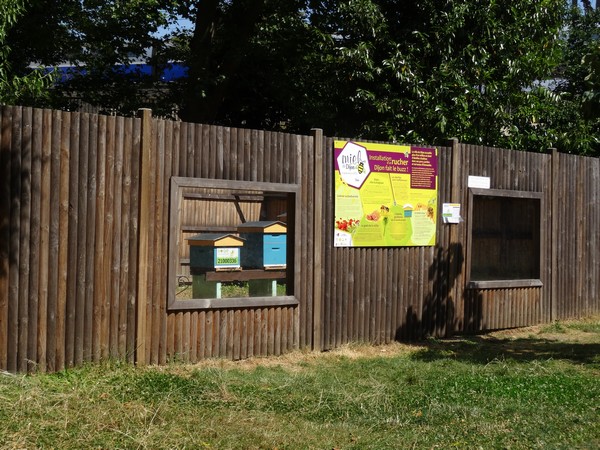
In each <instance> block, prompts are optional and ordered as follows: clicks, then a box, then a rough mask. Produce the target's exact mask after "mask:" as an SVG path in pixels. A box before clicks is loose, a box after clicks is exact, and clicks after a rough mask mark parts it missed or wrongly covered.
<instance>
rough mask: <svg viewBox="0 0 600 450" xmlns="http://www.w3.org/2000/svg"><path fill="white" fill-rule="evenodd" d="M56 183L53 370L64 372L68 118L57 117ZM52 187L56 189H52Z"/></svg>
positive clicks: (67, 115) (69, 151)
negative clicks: (58, 178) (57, 211)
mask: <svg viewBox="0 0 600 450" xmlns="http://www.w3.org/2000/svg"><path fill="white" fill-rule="evenodd" d="M61 116H62V117H61V133H60V155H59V157H60V166H59V174H60V182H59V184H58V186H57V187H58V189H59V218H58V286H57V299H56V362H55V368H56V370H63V369H64V368H65V339H66V329H65V327H66V315H67V277H68V273H69V267H68V251H69V247H68V243H69V181H70V175H69V172H70V161H69V159H70V156H71V155H70V153H71V148H70V144H71V114H70V113H67V112H64V113H62V114H61ZM55 186H56V185H55Z"/></svg>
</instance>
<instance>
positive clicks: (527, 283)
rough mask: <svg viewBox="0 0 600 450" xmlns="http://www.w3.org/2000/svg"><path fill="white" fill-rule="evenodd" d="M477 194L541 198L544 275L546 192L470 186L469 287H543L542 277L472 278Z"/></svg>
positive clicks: (541, 247)
mask: <svg viewBox="0 0 600 450" xmlns="http://www.w3.org/2000/svg"><path fill="white" fill-rule="evenodd" d="M475 196H487V197H505V198H520V199H532V200H539V202H540V205H539V210H540V217H539V227H540V229H539V239H540V245H539V252H540V254H539V265H540V267H539V276H540V277H541V276H542V273H543V268H542V262H543V261H544V245H543V243H544V242H545V239H544V226H543V221H542V214H543V212H544V207H545V206H544V194H543V192H532V191H510V190H504V189H480V188H469V205H468V216H467V217H468V218H469V219H468V224H467V258H466V259H467V260H466V271H467V273H466V275H467V289H503V288H506V289H510V288H526V287H542V286H543V282H542V280H541V278H533V279H514V280H485V281H483V280H480V281H478V280H472V279H471V257H472V245H473V219H472V218H473V203H474V197H475Z"/></svg>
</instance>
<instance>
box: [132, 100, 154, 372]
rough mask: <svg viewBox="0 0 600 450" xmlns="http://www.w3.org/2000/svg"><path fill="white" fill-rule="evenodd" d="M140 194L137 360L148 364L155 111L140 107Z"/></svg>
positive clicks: (139, 362)
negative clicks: (151, 168) (152, 163)
mask: <svg viewBox="0 0 600 450" xmlns="http://www.w3.org/2000/svg"><path fill="white" fill-rule="evenodd" d="M140 116H141V117H140V118H141V120H142V123H141V141H140V172H139V173H140V176H139V183H140V187H139V190H140V195H139V198H140V200H139V212H138V218H139V219H138V220H139V223H138V230H139V231H138V236H139V238H138V280H137V286H138V288H137V310H136V312H137V320H136V323H137V325H136V327H137V333H136V346H135V348H136V356H135V359H136V362H137V363H138V364H141V365H143V364H146V361H147V360H146V308H147V304H148V290H147V286H148V282H149V281H150V280H149V279H148V265H149V261H148V246H149V242H148V238H149V235H148V231H149V222H150V220H151V219H150V217H151V216H150V214H151V211H150V194H151V192H150V183H151V180H150V179H149V178H150V177H151V173H150V162H151V161H150V158H151V151H152V111H151V110H149V109H141V110H140Z"/></svg>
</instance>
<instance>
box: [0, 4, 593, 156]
mask: <svg viewBox="0 0 600 450" xmlns="http://www.w3.org/2000/svg"><path fill="white" fill-rule="evenodd" d="M570 5H571V2H567V1H565V0H533V1H525V0H519V1H514V0H487V1H485V2H484V1H480V0H469V1H458V0H446V1H444V2H439V1H434V0H422V1H417V0H407V1H404V2H398V1H394V0H345V1H333V0H290V1H286V2H280V1H276V0H179V1H177V2H173V1H168V0H109V1H106V2H105V1H100V0H64V1H59V0H32V1H31V2H29V6H28V9H27V11H26V16H23V19H22V20H20V21H19V22H18V23H17V24H16V26H14V27H13V28H12V29H11V31H10V33H9V35H8V42H9V43H10V45H11V47H12V48H13V51H12V52H11V55H12V63H11V64H12V67H13V68H15V69H17V68H18V69H19V70H21V72H19V73H23V74H24V73H26V72H27V67H28V66H29V64H30V63H31V62H32V61H37V62H41V63H43V64H57V63H58V62H64V61H65V60H68V61H71V62H74V63H77V64H79V65H80V66H81V67H82V68H85V73H79V74H75V75H73V77H72V79H71V80H70V81H68V82H67V83H61V84H59V85H58V86H57V87H56V88H55V89H53V93H54V94H55V95H54V97H53V99H52V101H53V102H54V103H53V104H54V105H55V106H61V107H68V108H70V107H73V106H72V105H69V102H68V101H69V99H70V97H72V96H73V95H77V96H78V97H80V98H81V99H82V100H83V101H85V102H87V103H91V104H93V105H100V106H102V107H104V109H105V110H111V111H116V112H118V113H120V114H131V113H133V112H134V111H135V110H137V109H138V108H139V107H141V106H146V107H151V108H153V109H154V110H155V112H156V114H158V115H168V114H169V113H170V112H171V110H172V108H173V106H174V105H175V106H176V107H177V108H178V109H179V116H180V117H181V118H182V119H183V120H186V121H192V122H204V123H212V124H223V125H231V126H246V127H253V128H266V129H270V130H286V131H296V132H302V133H304V132H307V131H308V129H310V128H311V127H313V126H319V127H321V128H324V130H325V132H326V134H328V135H337V136H353V137H361V138H368V139H384V140H396V141H404V142H414V143H418V142H427V143H437V142H441V141H442V140H445V139H446V138H447V137H449V136H453V137H458V138H459V139H460V140H461V141H463V142H469V143H476V144H485V145H495V146H503V147H509V148H518V149H524V150H536V151H539V150H546V149H547V148H548V147H559V148H561V150H565V151H570V152H576V153H582V154H594V153H595V152H597V151H598V137H597V136H598V125H597V119H595V118H593V117H591V116H589V115H586V114H588V113H586V111H588V110H590V105H592V106H593V101H595V100H596V99H597V97H596V96H595V95H596V94H595V93H597V88H594V85H593V82H594V78H593V76H590V77H588V82H590V83H592V85H586V84H585V81H584V79H585V78H586V77H587V76H588V75H589V73H590V72H589V67H588V66H589V65H590V61H593V60H594V59H593V58H594V57H593V56H589V57H586V59H585V60H584V61H585V62H584V63H582V57H583V56H584V55H586V54H588V53H590V54H593V52H590V49H592V48H593V45H592V44H593V43H594V42H596V44H597V42H598V35H599V33H598V27H597V24H598V22H597V15H596V13H597V11H596V10H594V9H593V8H591V4H590V5H588V6H589V7H581V8H575V9H570V8H568V7H569V6H570ZM584 6H585V5H584ZM42 18H44V20H42ZM180 18H184V19H187V20H189V21H190V22H191V23H192V28H191V30H178V29H174V30H172V31H171V32H169V33H167V34H164V35H161V36H160V37H159V36H158V35H157V34H156V31H157V30H158V29H159V28H160V27H164V26H165V25H167V24H173V23H174V22H175V21H176V20H177V19H180ZM45 27H47V28H45ZM50 34H52V36H53V37H54V38H53V39H51V40H50V39H47V38H46V36H48V35H50ZM149 48H152V49H153V52H152V54H147V49H149ZM134 57H142V58H146V59H148V60H149V61H150V62H151V63H152V64H154V65H155V67H156V68H157V69H158V70H157V71H158V72H160V69H161V68H162V67H168V65H169V64H170V61H180V62H182V63H183V64H185V65H186V66H187V67H188V77H187V78H185V79H183V80H180V81H179V82H171V83H165V82H163V81H161V80H160V78H159V77H157V76H155V75H145V74H141V73H131V71H124V70H116V69H115V67H116V66H117V65H123V64H125V65H126V64H128V63H129V62H131V61H132V60H133V58H134ZM592 65H593V64H592ZM590 86H591V87H590ZM596 86H597V85H596ZM586 99H587V100H586ZM590 102H592V103H590ZM592 109H593V108H592Z"/></svg>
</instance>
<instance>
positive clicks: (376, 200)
mask: <svg viewBox="0 0 600 450" xmlns="http://www.w3.org/2000/svg"><path fill="white" fill-rule="evenodd" d="M334 147H335V150H334V157H335V162H334V167H335V234H334V245H335V246H336V247H400V246H426V245H434V244H435V228H436V225H435V224H436V215H437V177H438V163H437V149H433V148H420V147H409V146H401V145H390V144H371V143H363V142H351V141H335V142H334Z"/></svg>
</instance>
